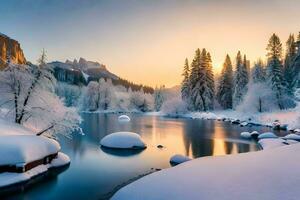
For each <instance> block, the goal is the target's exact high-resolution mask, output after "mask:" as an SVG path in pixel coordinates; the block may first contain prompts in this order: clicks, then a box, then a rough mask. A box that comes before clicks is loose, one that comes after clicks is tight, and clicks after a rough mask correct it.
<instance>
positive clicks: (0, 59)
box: [0, 33, 26, 69]
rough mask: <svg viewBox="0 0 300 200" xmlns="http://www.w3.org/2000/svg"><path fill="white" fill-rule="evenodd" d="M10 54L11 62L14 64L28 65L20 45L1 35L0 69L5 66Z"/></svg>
mask: <svg viewBox="0 0 300 200" xmlns="http://www.w3.org/2000/svg"><path fill="white" fill-rule="evenodd" d="M8 52H10V55H11V61H12V62H13V63H19V64H25V63H26V59H25V57H24V53H23V50H22V49H21V46H20V43H19V42H18V41H16V40H13V39H11V38H9V37H8V36H6V35H4V34H1V33H0V69H2V68H4V66H5V63H6V59H7V53H8Z"/></svg>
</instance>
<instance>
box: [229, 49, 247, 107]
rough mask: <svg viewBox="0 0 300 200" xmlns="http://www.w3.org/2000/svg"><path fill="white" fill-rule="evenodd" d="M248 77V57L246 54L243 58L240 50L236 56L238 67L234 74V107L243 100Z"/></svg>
mask: <svg viewBox="0 0 300 200" xmlns="http://www.w3.org/2000/svg"><path fill="white" fill-rule="evenodd" d="M248 79H249V78H248V69H247V59H246V56H244V60H242V55H241V52H240V51H239V52H238V54H237V57H236V69H235V76H234V95H233V103H234V107H236V106H237V105H239V104H240V103H241V102H242V101H243V97H244V95H245V94H246V93H247V84H248V81H249V80H248Z"/></svg>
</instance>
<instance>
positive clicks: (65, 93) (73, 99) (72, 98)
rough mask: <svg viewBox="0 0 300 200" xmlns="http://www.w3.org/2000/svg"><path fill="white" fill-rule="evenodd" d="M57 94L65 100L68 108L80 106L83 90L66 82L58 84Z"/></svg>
mask: <svg viewBox="0 0 300 200" xmlns="http://www.w3.org/2000/svg"><path fill="white" fill-rule="evenodd" d="M55 92H56V94H57V95H58V96H59V97H60V98H62V99H63V101H64V103H65V105H66V106H68V107H70V106H78V104H79V99H80V97H81V92H82V88H81V87H80V86H77V85H71V84H68V83H64V82H58V83H57V85H56V88H55Z"/></svg>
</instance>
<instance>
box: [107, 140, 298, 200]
mask: <svg viewBox="0 0 300 200" xmlns="http://www.w3.org/2000/svg"><path fill="white" fill-rule="evenodd" d="M299 159H300V144H295V145H286V146H283V147H279V148H275V149H270V150H268V151H257V152H251V153H242V154H235V155H227V156H213V157H204V158H197V159H194V160H191V161H189V162H187V163H185V164H182V165H178V166H176V167H172V168H168V169H163V170H161V171H158V172H155V173H152V174H150V175H147V176H144V177H143V178H141V179H138V180H137V181H134V182H132V183H130V184H129V185H126V186H125V187H123V188H121V189H120V190H119V191H118V192H117V193H115V194H114V196H113V197H112V200H123V199H130V200H138V199H143V200H154V199H155V200H165V199H172V200H181V199H189V200H196V199H204V200H208V199H210V200H217V199H222V200H232V199H243V200H253V199H264V200H271V199H289V200H297V199H298V198H299V196H300V190H299V186H298V184H297V183H299V182H300V170H299V168H300V162H299ZM287 166H288V169H287V170H284V169H286V168H287Z"/></svg>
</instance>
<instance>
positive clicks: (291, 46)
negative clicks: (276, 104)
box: [283, 34, 298, 95]
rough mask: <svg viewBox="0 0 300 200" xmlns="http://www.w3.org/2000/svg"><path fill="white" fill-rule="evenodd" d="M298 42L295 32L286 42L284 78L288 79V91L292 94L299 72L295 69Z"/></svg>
mask: <svg viewBox="0 0 300 200" xmlns="http://www.w3.org/2000/svg"><path fill="white" fill-rule="evenodd" d="M296 47H297V46H296V42H295V37H294V35H293V34H290V36H289V38H288V40H287V42H286V55H285V60H284V68H283V72H284V78H285V80H286V84H287V85H286V86H287V89H288V93H289V94H290V95H292V94H293V92H294V89H295V86H296V82H297V78H298V76H297V75H298V74H297V73H295V69H294V60H295V58H296V55H297V48H296Z"/></svg>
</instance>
